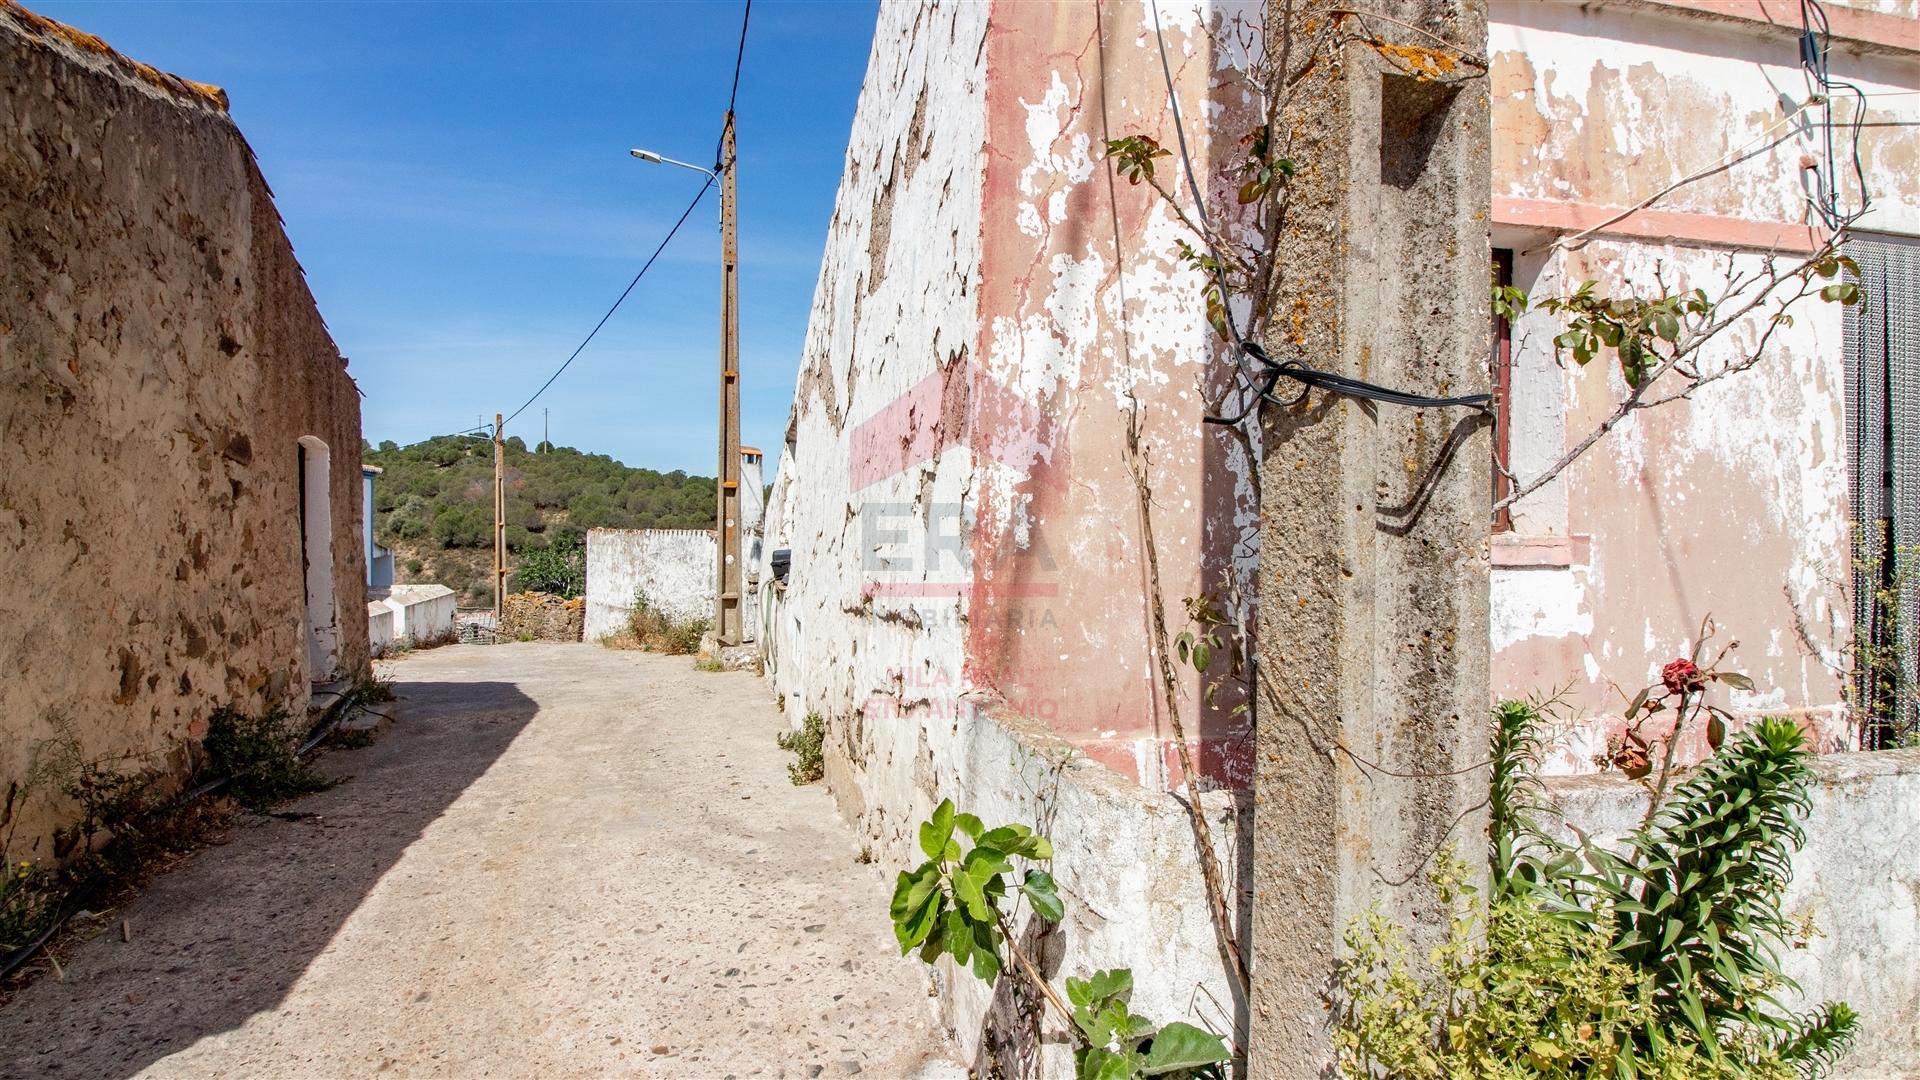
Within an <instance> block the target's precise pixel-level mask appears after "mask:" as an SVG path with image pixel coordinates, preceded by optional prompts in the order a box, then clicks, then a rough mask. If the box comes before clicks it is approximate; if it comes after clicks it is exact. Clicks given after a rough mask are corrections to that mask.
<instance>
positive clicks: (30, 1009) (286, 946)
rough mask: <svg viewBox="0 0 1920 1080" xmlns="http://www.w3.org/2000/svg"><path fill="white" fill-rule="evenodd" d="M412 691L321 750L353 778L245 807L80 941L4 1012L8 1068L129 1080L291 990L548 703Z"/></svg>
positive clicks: (487, 687)
mask: <svg viewBox="0 0 1920 1080" xmlns="http://www.w3.org/2000/svg"><path fill="white" fill-rule="evenodd" d="M399 689H400V692H401V695H402V697H401V700H400V701H399V702H398V703H397V704H398V712H397V713H396V714H395V716H396V722H395V724H394V726H393V728H392V730H391V731H390V732H389V733H388V734H387V735H386V736H385V737H384V738H382V739H381V740H380V741H379V742H377V743H375V744H373V745H372V746H369V747H367V748H364V749H360V750H335V751H333V752H330V753H328V754H326V755H325V756H324V757H322V758H321V760H320V768H321V769H322V771H324V772H326V773H328V774H329V775H332V776H335V777H344V778H346V782H344V783H342V784H340V785H339V786H337V787H335V788H333V789H331V790H329V791H325V792H322V793H320V794H317V795H312V796H309V797H307V798H304V799H300V800H297V801H295V802H293V803H290V804H288V805H286V806H283V807H281V808H280V809H281V811H282V812H283V813H292V814H297V815H300V816H298V817H296V818H295V819H293V820H283V819H281V818H260V817H255V816H252V815H246V814H242V815H241V816H240V818H239V819H238V820H237V821H236V826H235V828H234V830H233V832H232V835H231V839H230V841H229V842H228V843H227V844H225V845H223V846H220V847H216V848H212V849H209V850H207V851H202V852H200V853H198V854H196V855H194V856H193V857H192V858H190V859H188V860H187V861H186V862H184V863H182V864H181V865H180V866H178V867H177V868H175V869H174V870H172V871H171V872H169V873H167V874H166V875H164V876H163V877H161V878H160V879H158V880H156V881H155V882H154V883H153V884H152V886H151V887H149V889H148V890H147V891H146V892H145V893H143V894H142V895H141V896H140V897H139V898H137V899H136V900H135V901H133V902H132V903H130V904H128V905H126V906H125V907H123V908H121V909H119V910H116V911H114V912H112V913H110V914H109V917H108V918H109V921H110V923H111V925H112V926H113V927H114V929H115V931H117V929H118V926H119V921H120V920H121V919H125V920H126V921H127V924H128V929H129V931H130V934H129V936H130V937H131V941H130V942H123V941H122V940H121V935H120V934H119V933H118V932H112V933H106V934H102V935H101V936H99V937H97V938H95V939H93V940H91V941H88V942H86V943H84V944H83V945H81V946H79V947H78V948H75V949H72V950H70V955H68V956H66V957H64V958H63V960H64V965H65V972H64V975H65V977H64V979H55V978H51V977H46V976H43V977H41V978H40V979H39V980H38V981H37V982H36V983H34V984H33V985H32V986H30V987H28V988H27V989H26V990H24V991H22V992H21V993H20V994H19V995H17V996H16V997H15V998H14V1000H13V1001H12V1002H10V1003H9V1004H8V1005H7V1007H5V1008H0V1077H8V1078H12V1077H21V1078H24V1077H29V1076H31V1077H47V1076H72V1077H88V1078H95V1077H127V1076H131V1075H133V1074H135V1073H138V1072H139V1071H140V1070H142V1069H144V1068H147V1067H148V1066H150V1065H152V1064H153V1063H154V1062H156V1061H159V1060H161V1059H163V1058H165V1057H167V1056H168V1055H170V1054H174V1053H177V1052H178V1051H181V1050H183V1049H185V1048H187V1047H188V1046H191V1045H193V1044H194V1043H196V1042H198V1041H199V1040H201V1039H203V1038H206V1037H208V1036H217V1035H219V1034H220V1033H222V1032H227V1031H231V1030H234V1029H235V1028H238V1027H239V1026H241V1025H242V1024H244V1023H245V1022H246V1021H247V1019H248V1018H249V1017H251V1016H253V1015H255V1014H256V1013H260V1012H263V1011H267V1010H271V1009H273V1008H275V1007H276V1006H278V1005H279V1004H280V1003H281V1002H282V1001H283V1000H285V999H286V997H287V995H288V992H289V990H290V989H291V988H292V987H293V985H294V984H295V982H296V981H297V980H299V978H300V977H301V975H302V974H303V973H304V972H305V971H306V970H307V968H308V966H309V964H310V963H311V962H312V961H313V959H314V957H315V956H317V955H318V954H319V953H320V952H321V950H323V949H325V948H326V946H327V944H328V942H330V941H331V940H332V939H333V937H334V935H335V934H336V932H337V931H338V930H339V929H340V927H341V926H342V924H344V923H345V922H346V921H347V919H348V918H349V917H350V916H351V915H352V914H353V913H354V911H355V910H356V909H357V908H358V907H359V906H360V905H361V903H362V901H363V900H364V899H365V898H366V897H367V895H368V894H369V893H370V892H371V891H372V890H373V888H374V887H375V885H376V884H377V883H378V882H380V880H381V879H382V877H383V876H385V875H386V874H387V873H388V871H389V870H390V869H392V868H393V866H394V864H395V863H396V862H398V861H399V859H400V858H401V855H402V853H404V852H405V851H406V850H407V848H408V846H409V845H411V844H412V843H413V842H414V841H415V840H417V839H419V838H420V836H421V834H422V833H423V832H424V831H425V830H426V829H427V828H428V826H430V825H431V824H432V823H433V822H434V821H435V820H436V819H437V818H439V817H440V816H441V814H442V813H443V812H444V811H445V810H446V809H447V807H448V806H450V805H451V804H452V803H453V802H454V800H456V799H458V798H459V797H460V795H461V793H462V792H463V791H465V790H466V789H467V787H468V786H469V785H470V784H472V783H473V782H474V781H475V780H476V779H478V778H479V777H480V776H481V775H482V774H484V773H485V772H486V771H487V770H488V768H489V767H491V766H492V765H493V763H494V762H495V760H496V759H498V758H499V757H500V756H501V754H503V753H504V752H505V751H506V749H507V747H508V746H509V745H510V744H511V743H512V742H513V740H514V738H515V737H516V736H518V735H519V733H520V732H521V730H522V729H523V728H525V727H526V726H527V724H528V722H529V721H531V720H532V719H533V716H534V714H535V712H536V711H537V706H536V705H535V703H534V701H533V700H532V699H531V698H529V697H527V696H526V695H525V694H523V693H522V692H521V691H520V690H519V688H518V687H516V686H515V685H514V684H512V683H502V682H471V683H467V682H417V683H405V682H403V683H402V684H401V685H400V687H399ZM309 815H311V816H309ZM409 944H410V943H408V942H404V941H396V942H393V943H392V947H393V948H395V949H406V948H408V946H409Z"/></svg>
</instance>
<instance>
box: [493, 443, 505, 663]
mask: <svg viewBox="0 0 1920 1080" xmlns="http://www.w3.org/2000/svg"><path fill="white" fill-rule="evenodd" d="M505 430H506V423H505V421H503V420H501V419H500V414H499V413H494V414H493V632H494V634H495V635H498V634H499V633H500V601H501V597H502V596H503V595H504V594H505V593H506V585H507V483H506V479H507V444H506V440H505V439H503V438H502V437H501V433H502V432H503V431H505ZM495 640H498V638H497V637H496V639H495Z"/></svg>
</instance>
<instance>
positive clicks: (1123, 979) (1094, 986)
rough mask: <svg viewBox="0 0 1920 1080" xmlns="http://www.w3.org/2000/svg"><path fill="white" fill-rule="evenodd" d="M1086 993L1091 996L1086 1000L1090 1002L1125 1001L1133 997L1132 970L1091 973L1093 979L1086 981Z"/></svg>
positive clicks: (1122, 969) (1119, 969) (1111, 969)
mask: <svg viewBox="0 0 1920 1080" xmlns="http://www.w3.org/2000/svg"><path fill="white" fill-rule="evenodd" d="M1087 991H1088V993H1089V994H1091V995H1092V996H1091V997H1090V998H1089V999H1088V1000H1090V1001H1104V1000H1106V999H1108V998H1114V999H1117V1000H1120V1001H1126V1000H1127V999H1128V998H1130V997H1132V996H1133V969H1132V968H1109V969H1107V970H1106V971H1096V972H1094V973H1093V978H1091V979H1089V980H1087Z"/></svg>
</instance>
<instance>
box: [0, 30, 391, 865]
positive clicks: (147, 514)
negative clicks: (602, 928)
mask: <svg viewBox="0 0 1920 1080" xmlns="http://www.w3.org/2000/svg"><path fill="white" fill-rule="evenodd" d="M225 101H226V99H225V95H224V94H222V93H221V92H220V91H218V90H217V89H214V88H211V87H203V86H199V85H197V84H189V83H186V82H185V81H183V80H179V79H176V78H173V77H172V76H167V75H164V74H161V73H159V72H156V71H154V70H153V69H152V68H148V67H146V66H144V65H136V64H134V63H133V62H131V61H128V60H126V59H125V58H122V57H120V56H118V55H117V54H115V53H113V52H112V51H111V50H109V49H107V48H106V47H105V46H104V45H102V44H100V43H99V41H98V39H95V38H92V37H90V36H88V35H84V34H79V33H77V32H74V31H71V30H68V29H67V28H65V27H61V26H59V25H58V24H55V23H51V22H49V21H47V20H43V19H40V18H38V17H37V16H33V15H31V14H29V13H27V12H25V11H24V10H23V9H21V8H19V7H17V6H15V5H12V4H6V5H4V6H0V228H4V230H5V231H4V237H5V251H6V254H5V257H4V270H3V271H0V273H4V276H5V282H6V285H5V288H0V371H3V372H4V375H0V581H5V582H6V588H5V590H0V669H3V670H5V671H6V673H7V676H6V678H5V679H4V680H0V786H5V785H8V784H11V783H15V782H19V783H25V782H26V780H27V778H28V774H29V771H30V766H31V762H32V760H33V759H34V755H35V751H36V748H37V747H40V746H42V745H44V744H45V742H46V740H49V739H52V738H54V737H56V736H59V735H61V733H62V732H64V733H65V734H66V735H69V736H71V737H72V738H73V739H74V740H75V741H77V743H78V744H79V749H80V751H81V752H82V753H83V754H84V755H86V756H87V757H88V758H96V759H101V760H103V761H104V762H106V763H108V764H109V766H110V767H113V768H117V769H120V770H122V771H139V770H142V769H147V768H154V769H165V770H178V769H180V768H181V767H183V765H184V764H185V761H186V758H187V752H188V744H189V743H190V742H191V740H193V739H195V738H196V737H198V736H199V735H200V734H202V733H203V730H204V722H205V720H206V717H207V716H208V714H209V713H211V712H212V711H213V709H215V708H216V707H218V706H221V705H234V706H237V707H239V708H242V709H246V710H256V711H257V710H261V709H264V708H266V707H268V706H270V705H275V704H287V705H290V706H292V707H293V708H294V709H295V711H296V712H298V711H300V710H301V709H303V708H304V706H305V704H306V698H307V687H308V684H309V682H310V681H311V680H315V679H323V678H331V677H335V676H350V675H355V674H358V673H361V672H364V671H365V670H366V667H367V623H366V620H365V619H363V618H362V617H361V612H362V611H363V610H364V608H365V603H366V595H365V581H366V571H365V568H364V565H363V562H364V558H365V556H364V545H363V544H362V539H361V479H360V412H359V396H358V392H357V390H356V389H355V387H354V383H353V380H352V379H351V378H349V377H348V375H347V373H346V362H345V360H344V359H343V358H342V357H341V356H340V354H339V352H338V350H337V349H336V348H335V346H334V343H333V341H332V339H331V338H330V337H329V336H328V334H327V329H326V325H325V324H324V322H323V321H322V320H321V317H320V314H319V312H318V311H316V310H315V308H314V303H313V298H312V296H311V294H310V293H309V292H308V290H307V286H306V282H305V280H304V279H303V277H302V274H301V270H300V265H299V263H298V262H297V261H296V260H295V258H294V254H293V249H292V247H291V245H290V244H289V242H288V239H287V237H286V234H285V233H284V232H283V231H282V228H281V224H280V219H279V217H278V215H277V214H276V212H275V210H274V205H273V200H272V196H271V194H270V193H269V191H268V189H267V184H266V181H265V179H264V178H262V176H261V174H260V171H259V169H258V167H257V166H256V165H255V162H254V160H253V155H252V153H251V151H250V150H249V149H248V147H247V143H246V140H245V139H243V138H242V137H241V135H240V132H239V131H238V130H237V129H236V128H235V126H234V124H233V121H232V119H231V118H230V117H229V116H228V115H227V112H226V108H225ZM303 440H304V441H305V444H306V445H307V446H308V448H309V450H308V458H309V462H310V466H311V471H310V472H309V474H308V479H309V480H311V481H313V483H312V484H310V485H309V486H310V487H311V488H312V489H313V490H311V491H310V492H309V495H310V498H309V499H307V501H306V504H305V506H304V508H303V504H302V477H301V475H300V471H299V469H298V467H297V463H298V461H299V460H300V451H299V449H298V448H299V447H300V446H301V445H302V441H303ZM322 447H324V448H325V451H324V455H323V453H322V449H321V448H322ZM323 462H324V466H323V465H322V463H323ZM303 509H304V511H305V516H307V517H309V518H311V519H313V520H314V521H315V522H316V527H315V529H314V535H313V536H312V537H311V539H312V540H313V542H314V543H313V545H312V546H311V549H310V550H311V551H312V552H313V553H315V555H316V559H315V561H314V564H313V565H312V566H311V568H310V569H311V571H312V574H311V576H312V577H313V578H314V580H315V583H316V584H318V585H321V586H326V585H328V584H329V580H328V579H330V586H331V590H332V595H331V597H326V596H322V597H320V599H319V601H318V603H317V604H316V606H315V612H316V616H317V618H316V619H315V622H316V624H317V625H318V629H319V633H318V634H317V635H314V634H310V632H309V626H308V617H307V604H306V599H305V598H306V592H307V582H306V581H305V578H306V577H307V576H309V575H308V573H307V571H306V570H303V543H302V518H303ZM323 517H324V518H329V519H330V521H331V528H330V529H321V528H320V527H319V526H318V521H319V519H321V518H323ZM329 541H330V543H329ZM329 547H330V556H329V555H326V554H324V553H325V552H326V551H327V549H328V548H329ZM310 638H313V639H315V643H317V646H318V647H317V648H310ZM72 813H73V808H72V807H70V806H69V805H67V804H66V803H65V801H64V800H63V799H61V798H60V797H58V796H57V795H55V794H54V793H53V792H51V791H50V790H47V789H46V785H42V787H41V788H40V789H37V790H31V791H28V792H26V793H25V795H24V798H22V799H17V800H16V801H15V806H14V814H13V821H12V823H11V826H10V827H11V828H12V830H13V832H12V842H11V847H10V852H11V854H13V855H14V856H16V857H31V858H42V857H45V855H46V854H47V852H48V850H49V841H50V833H51V831H52V830H53V829H54V828H56V827H58V826H60V825H62V824H63V823H64V822H66V821H68V820H70V819H71V816H72Z"/></svg>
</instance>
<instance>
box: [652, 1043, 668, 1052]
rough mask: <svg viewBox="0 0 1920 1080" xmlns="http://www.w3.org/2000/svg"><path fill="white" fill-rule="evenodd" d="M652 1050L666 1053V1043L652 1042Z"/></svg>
mask: <svg viewBox="0 0 1920 1080" xmlns="http://www.w3.org/2000/svg"><path fill="white" fill-rule="evenodd" d="M653 1052H654V1053H656V1054H664V1053H666V1052H667V1044H666V1043H656V1044H654V1047H653Z"/></svg>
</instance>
